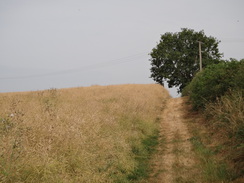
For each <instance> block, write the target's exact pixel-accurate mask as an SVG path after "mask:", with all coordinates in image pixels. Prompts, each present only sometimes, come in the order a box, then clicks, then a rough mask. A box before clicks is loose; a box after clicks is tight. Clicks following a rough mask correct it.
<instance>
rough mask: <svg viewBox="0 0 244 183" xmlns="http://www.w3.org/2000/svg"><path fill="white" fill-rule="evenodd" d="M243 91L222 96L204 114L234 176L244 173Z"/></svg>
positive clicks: (209, 105)
mask: <svg viewBox="0 0 244 183" xmlns="http://www.w3.org/2000/svg"><path fill="white" fill-rule="evenodd" d="M243 94H244V90H236V91H232V92H229V93H228V94H226V95H224V96H222V97H221V98H219V99H218V100H217V102H215V103H210V104H208V105H207V106H206V111H205V114H206V115H207V117H208V118H209V122H210V123H209V124H208V125H209V126H210V127H211V128H212V129H213V131H215V132H216V133H217V134H218V136H219V139H220V143H221V144H222V146H223V147H222V153H223V152H224V154H223V156H225V158H226V159H228V160H229V161H230V162H231V164H232V166H233V170H234V171H235V174H236V175H235V176H237V177H239V176H243V175H244V171H243V167H244V157H243V151H244V141H243V139H244V100H243Z"/></svg>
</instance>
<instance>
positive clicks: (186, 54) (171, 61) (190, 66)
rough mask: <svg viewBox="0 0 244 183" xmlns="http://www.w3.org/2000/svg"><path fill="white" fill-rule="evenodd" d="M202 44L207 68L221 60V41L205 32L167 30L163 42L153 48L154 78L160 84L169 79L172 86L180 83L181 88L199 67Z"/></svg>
mask: <svg viewBox="0 0 244 183" xmlns="http://www.w3.org/2000/svg"><path fill="white" fill-rule="evenodd" d="M198 41H201V42H203V43H204V44H202V62H203V68H204V67H206V66H207V65H210V64H213V63H219V58H220V57H221V54H220V53H219V50H218V43H219V41H218V40H216V39H215V38H213V37H207V36H206V35H205V34H204V32H203V31H200V32H195V31H194V30H192V29H186V28H184V29H182V31H181V32H177V33H169V32H167V33H165V34H164V35H162V36H161V40H160V42H159V43H158V44H157V46H156V47H155V48H153V49H152V52H151V53H150V55H151V57H152V58H151V59H150V61H151V66H152V67H151V77H152V78H153V79H154V80H155V81H156V82H157V83H159V84H162V85H163V83H164V82H165V81H167V82H168V85H169V87H173V86H177V87H179V91H178V92H181V91H182V89H183V88H184V87H185V86H186V85H187V84H189V83H190V81H191V80H192V78H193V77H194V75H195V74H196V72H197V71H198V70H199V63H198V60H199V59H198V55H199V46H198V45H199V43H198Z"/></svg>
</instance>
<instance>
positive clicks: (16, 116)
mask: <svg viewBox="0 0 244 183" xmlns="http://www.w3.org/2000/svg"><path fill="white" fill-rule="evenodd" d="M168 98H170V97H169V94H168V92H167V91H166V90H165V89H164V88H163V87H162V86H160V85H156V84H151V85H150V84H149V85H117V86H92V87H81V88H71V89H61V90H56V89H50V90H45V91H38V92H20V93H2V94H0V101H1V105H0V122H1V123H0V125H1V126H0V139H1V142H0V149H1V152H0V153H1V154H0V165H1V166H0V182H126V181H129V180H136V179H138V177H140V176H141V175H140V174H144V173H145V172H146V171H147V169H146V168H144V170H143V169H141V167H144V166H142V164H143V163H144V164H145V162H146V161H148V160H147V159H148V156H149V154H150V150H149V149H148V147H150V146H151V145H152V144H153V143H155V142H156V141H155V140H156V137H157V134H158V128H159V119H160V116H161V112H162V110H163V108H164V107H165V106H164V105H165V102H166V101H167V99H168ZM139 157H140V158H139ZM138 172H142V173H138Z"/></svg>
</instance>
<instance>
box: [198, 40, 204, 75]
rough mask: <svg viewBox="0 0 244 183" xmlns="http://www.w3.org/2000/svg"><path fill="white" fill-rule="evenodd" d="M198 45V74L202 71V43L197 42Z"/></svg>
mask: <svg viewBox="0 0 244 183" xmlns="http://www.w3.org/2000/svg"><path fill="white" fill-rule="evenodd" d="M198 43H199V59H200V72H201V71H202V47H201V46H202V43H203V42H201V41H198Z"/></svg>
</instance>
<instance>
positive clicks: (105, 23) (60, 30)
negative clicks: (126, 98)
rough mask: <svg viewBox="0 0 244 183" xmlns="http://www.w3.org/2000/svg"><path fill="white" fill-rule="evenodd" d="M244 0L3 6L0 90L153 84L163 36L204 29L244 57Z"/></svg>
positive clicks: (25, 0) (66, 0) (91, 0)
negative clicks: (154, 57) (154, 55)
mask: <svg viewBox="0 0 244 183" xmlns="http://www.w3.org/2000/svg"><path fill="white" fill-rule="evenodd" d="M243 7H244V1H243V0H205V1H202V0H0V92H9V91H27V90H41V89H48V88H65V87H77V86H90V85H96V84H98V85H109V84H126V83H154V82H153V80H152V79H151V78H149V76H150V62H149V58H150V57H149V56H148V53H150V51H151V50H152V48H153V47H155V46H156V44H157V42H158V41H159V39H160V35H161V34H164V33H166V32H179V31H181V28H192V29H194V30H196V31H200V30H204V32H205V34H206V35H207V36H214V37H216V38H217V39H218V40H221V41H222V42H221V43H220V45H219V49H220V52H222V53H224V58H225V59H229V58H230V57H232V58H236V59H241V58H244V11H243Z"/></svg>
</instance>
